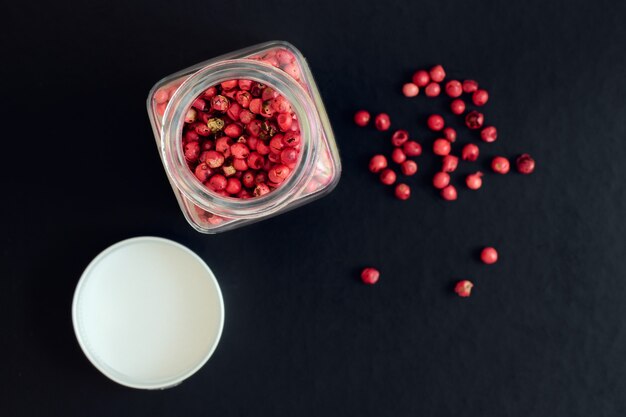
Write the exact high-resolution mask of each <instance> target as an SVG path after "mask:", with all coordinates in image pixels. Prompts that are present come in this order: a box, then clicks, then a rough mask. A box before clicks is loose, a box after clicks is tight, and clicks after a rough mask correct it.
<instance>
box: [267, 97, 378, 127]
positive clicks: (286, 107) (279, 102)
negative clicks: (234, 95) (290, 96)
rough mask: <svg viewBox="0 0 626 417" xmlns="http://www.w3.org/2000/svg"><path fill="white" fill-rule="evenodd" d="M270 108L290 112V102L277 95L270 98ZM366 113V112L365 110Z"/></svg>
mask: <svg viewBox="0 0 626 417" xmlns="http://www.w3.org/2000/svg"><path fill="white" fill-rule="evenodd" d="M272 108H273V109H274V111H276V112H278V113H290V112H291V104H289V102H288V101H287V99H286V98H285V97H283V96H278V97H276V98H275V99H274V100H272ZM365 113H367V112H365ZM367 116H368V119H367V120H368V121H369V113H367Z"/></svg>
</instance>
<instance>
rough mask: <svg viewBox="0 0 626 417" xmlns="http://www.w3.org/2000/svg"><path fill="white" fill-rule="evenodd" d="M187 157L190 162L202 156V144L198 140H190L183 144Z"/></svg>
mask: <svg viewBox="0 0 626 417" xmlns="http://www.w3.org/2000/svg"><path fill="white" fill-rule="evenodd" d="M183 151H184V154H185V159H186V160H187V161H188V162H195V161H196V160H197V159H198V156H200V144H199V143H198V142H189V143H187V144H185V145H184V146H183Z"/></svg>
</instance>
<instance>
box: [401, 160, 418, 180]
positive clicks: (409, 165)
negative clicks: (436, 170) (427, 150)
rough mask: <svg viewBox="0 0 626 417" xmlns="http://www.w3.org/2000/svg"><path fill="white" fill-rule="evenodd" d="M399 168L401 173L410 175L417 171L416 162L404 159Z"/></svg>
mask: <svg viewBox="0 0 626 417" xmlns="http://www.w3.org/2000/svg"><path fill="white" fill-rule="evenodd" d="M400 170H401V171H402V174H403V175H406V176H407V177H410V176H411V175H414V174H415V173H416V172H417V163H416V162H415V161H404V162H403V163H402V165H400Z"/></svg>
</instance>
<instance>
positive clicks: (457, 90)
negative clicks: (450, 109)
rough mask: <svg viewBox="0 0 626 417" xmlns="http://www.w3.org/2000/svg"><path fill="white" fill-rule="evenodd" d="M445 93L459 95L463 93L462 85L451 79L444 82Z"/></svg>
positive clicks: (452, 95)
mask: <svg viewBox="0 0 626 417" xmlns="http://www.w3.org/2000/svg"><path fill="white" fill-rule="evenodd" d="M446 94H447V95H448V96H450V97H452V98H456V97H460V96H461V94H463V86H462V85H461V83H460V82H459V81H457V80H451V81H448V82H447V83H446Z"/></svg>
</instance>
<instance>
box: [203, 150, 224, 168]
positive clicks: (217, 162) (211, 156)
mask: <svg viewBox="0 0 626 417" xmlns="http://www.w3.org/2000/svg"><path fill="white" fill-rule="evenodd" d="M204 162H205V163H206V164H207V165H208V166H209V167H210V168H219V167H221V166H222V164H223V163H224V154H222V153H221V152H217V151H206V159H205V161H204Z"/></svg>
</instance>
